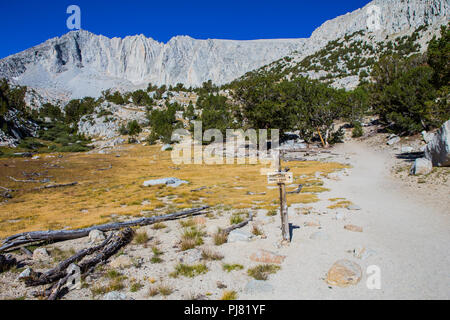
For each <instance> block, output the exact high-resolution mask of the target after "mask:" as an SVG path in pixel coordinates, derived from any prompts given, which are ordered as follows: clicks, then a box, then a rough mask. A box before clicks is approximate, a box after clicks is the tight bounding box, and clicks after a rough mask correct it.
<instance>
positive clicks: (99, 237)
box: [89, 230, 106, 243]
mask: <svg viewBox="0 0 450 320" xmlns="http://www.w3.org/2000/svg"><path fill="white" fill-rule="evenodd" d="M105 239H106V238H105V234H104V233H103V232H102V231H100V230H92V231H91V232H89V241H90V242H91V243H97V242H101V241H105Z"/></svg>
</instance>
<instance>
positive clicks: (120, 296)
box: [103, 291, 129, 300]
mask: <svg viewBox="0 0 450 320" xmlns="http://www.w3.org/2000/svg"><path fill="white" fill-rule="evenodd" d="M103 300H129V299H128V297H127V296H126V294H125V293H122V292H118V291H112V292H108V293H107V294H105V295H104V296H103Z"/></svg>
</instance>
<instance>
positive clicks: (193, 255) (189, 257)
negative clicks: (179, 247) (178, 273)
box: [178, 249, 202, 264]
mask: <svg viewBox="0 0 450 320" xmlns="http://www.w3.org/2000/svg"><path fill="white" fill-rule="evenodd" d="M201 259H202V252H201V251H200V250H198V249H191V250H187V251H184V252H183V253H182V255H181V256H180V257H179V258H178V261H179V262H180V263H185V264H194V263H196V262H198V261H200V260H201Z"/></svg>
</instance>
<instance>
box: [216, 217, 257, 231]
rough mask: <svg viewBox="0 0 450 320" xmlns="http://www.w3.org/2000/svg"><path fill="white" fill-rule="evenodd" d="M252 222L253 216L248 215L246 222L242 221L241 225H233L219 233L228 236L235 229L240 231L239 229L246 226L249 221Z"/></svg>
mask: <svg viewBox="0 0 450 320" xmlns="http://www.w3.org/2000/svg"><path fill="white" fill-rule="evenodd" d="M252 220H253V214H252V213H250V216H249V218H248V219H247V220H245V221H243V222H241V223H238V224H234V225H232V226H231V227H228V228H226V229H223V230H221V231H220V232H222V233H224V234H226V235H228V234H229V233H230V232H231V231H233V230H236V229H240V228H243V227H245V226H246V225H247V224H248V223H249V222H250V221H252Z"/></svg>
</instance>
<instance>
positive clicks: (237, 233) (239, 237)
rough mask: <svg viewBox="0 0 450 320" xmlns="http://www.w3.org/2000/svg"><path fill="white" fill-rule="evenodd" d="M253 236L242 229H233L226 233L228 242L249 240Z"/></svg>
mask: <svg viewBox="0 0 450 320" xmlns="http://www.w3.org/2000/svg"><path fill="white" fill-rule="evenodd" d="M252 238H253V234H251V233H250V232H247V231H243V230H233V231H231V232H230V234H229V235H228V243H233V242H238V241H250V240H251V239H252Z"/></svg>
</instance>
